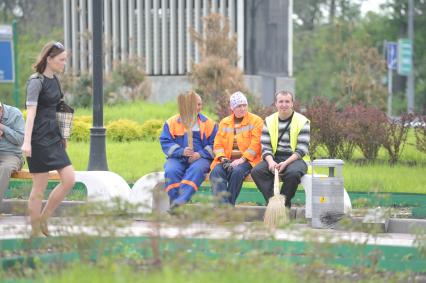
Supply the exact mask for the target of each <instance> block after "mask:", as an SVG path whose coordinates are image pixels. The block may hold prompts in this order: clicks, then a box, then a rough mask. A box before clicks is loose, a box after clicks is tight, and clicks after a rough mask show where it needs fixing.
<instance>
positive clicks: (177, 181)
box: [164, 158, 211, 205]
mask: <svg viewBox="0 0 426 283" xmlns="http://www.w3.org/2000/svg"><path fill="white" fill-rule="evenodd" d="M210 162H211V161H210V160H208V159H205V158H200V159H198V160H196V161H194V162H193V163H189V162H187V161H184V160H182V159H177V158H169V159H167V162H166V164H164V171H165V172H164V173H165V178H166V192H167V193H168V195H169V199H170V204H171V205H173V204H176V205H182V204H184V203H187V202H188V201H189V200H190V199H191V197H192V195H194V194H195V192H196V191H198V188H199V187H200V185H201V183H203V182H204V179H205V177H206V174H207V173H208V172H209V170H210Z"/></svg>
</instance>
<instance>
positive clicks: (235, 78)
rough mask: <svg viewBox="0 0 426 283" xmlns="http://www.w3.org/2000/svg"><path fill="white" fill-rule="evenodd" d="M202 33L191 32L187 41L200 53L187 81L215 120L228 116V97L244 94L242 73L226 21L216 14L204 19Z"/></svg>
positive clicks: (235, 43) (233, 36) (234, 36)
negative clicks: (212, 109) (208, 104)
mask: <svg viewBox="0 0 426 283" xmlns="http://www.w3.org/2000/svg"><path fill="white" fill-rule="evenodd" d="M204 26H205V32H204V34H201V33H197V32H196V31H195V30H194V29H192V30H191V38H192V40H193V41H194V42H195V44H196V45H197V47H198V48H199V50H200V57H201V60H200V63H198V64H193V65H192V72H191V73H190V74H189V79H190V81H191V82H193V83H194V84H195V88H196V89H197V91H198V92H199V93H200V94H202V96H203V98H204V99H205V100H206V102H211V103H213V104H214V105H215V113H216V114H217V116H218V118H219V119H222V118H223V117H225V116H228V115H229V114H230V112H229V96H230V94H232V93H233V92H235V91H242V92H247V88H246V86H245V84H244V76H243V71H242V70H240V69H239V68H238V67H237V62H238V59H239V57H238V53H237V38H236V35H235V34H233V35H232V36H229V34H230V28H229V21H228V20H227V19H225V18H223V17H222V16H221V15H220V14H215V13H213V14H210V15H208V16H206V17H204Z"/></svg>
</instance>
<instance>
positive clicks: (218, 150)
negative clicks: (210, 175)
mask: <svg viewBox="0 0 426 283" xmlns="http://www.w3.org/2000/svg"><path fill="white" fill-rule="evenodd" d="M262 128H263V120H262V118H260V117H259V116H257V115H255V114H252V113H247V114H246V115H245V116H244V118H243V120H242V121H241V124H240V127H238V128H235V123H234V114H232V115H230V116H228V117H225V118H223V119H222V121H221V122H220V124H219V130H218V132H217V135H216V138H215V140H214V153H215V159H214V161H213V163H212V165H211V166H210V168H211V169H213V168H214V167H215V166H216V164H218V163H220V161H219V160H220V158H221V157H225V158H227V159H231V154H232V149H233V145H234V135H235V134H236V135H237V136H236V140H237V145H238V149H239V150H240V151H241V154H242V157H244V158H245V159H247V161H248V162H249V163H250V165H251V166H252V167H254V166H256V164H258V163H259V162H260V160H261V159H262V150H261V144H260V137H261V135H262Z"/></svg>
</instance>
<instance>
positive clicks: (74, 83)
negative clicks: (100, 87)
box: [61, 74, 92, 107]
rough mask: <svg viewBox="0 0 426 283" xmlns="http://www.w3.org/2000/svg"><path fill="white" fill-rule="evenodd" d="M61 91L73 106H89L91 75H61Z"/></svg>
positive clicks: (90, 101)
mask: <svg viewBox="0 0 426 283" xmlns="http://www.w3.org/2000/svg"><path fill="white" fill-rule="evenodd" d="M61 82H62V91H64V92H65V98H66V100H69V101H70V104H71V105H72V106H73V107H89V106H90V105H91V103H92V77H91V76H90V75H89V74H81V75H79V76H75V75H73V74H67V75H63V76H62V78H61Z"/></svg>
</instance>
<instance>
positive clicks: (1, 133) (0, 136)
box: [0, 124, 3, 139]
mask: <svg viewBox="0 0 426 283" xmlns="http://www.w3.org/2000/svg"><path fill="white" fill-rule="evenodd" d="M0 125H1V124H0ZM2 136H3V131H2V130H0V139H1V138H2Z"/></svg>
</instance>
